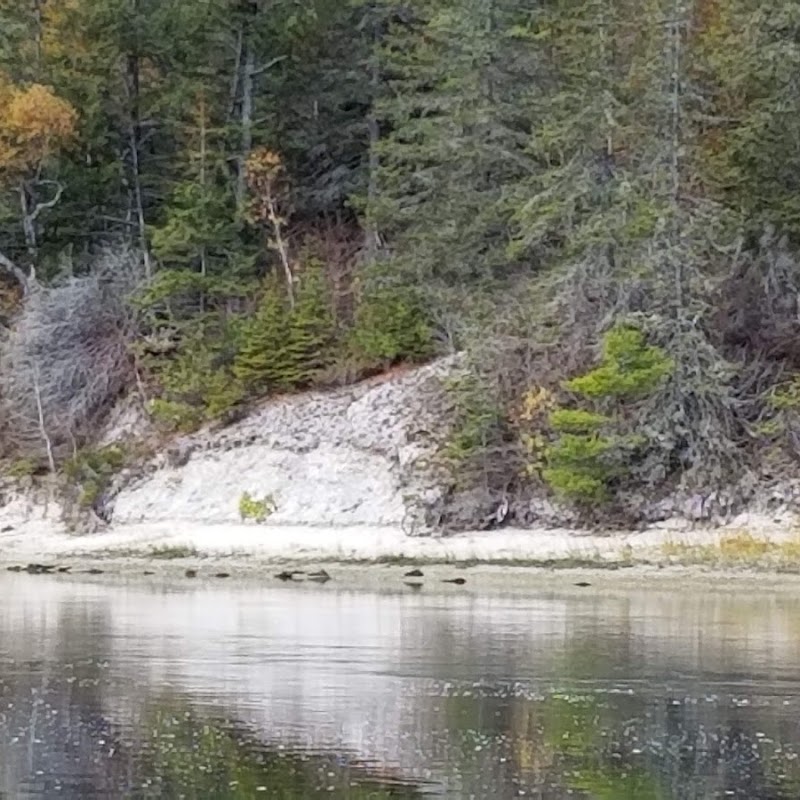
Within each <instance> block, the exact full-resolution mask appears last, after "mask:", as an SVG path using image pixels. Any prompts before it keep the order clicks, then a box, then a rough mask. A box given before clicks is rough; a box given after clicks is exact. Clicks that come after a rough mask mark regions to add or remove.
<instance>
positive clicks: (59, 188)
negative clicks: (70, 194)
mask: <svg viewBox="0 0 800 800" xmlns="http://www.w3.org/2000/svg"><path fill="white" fill-rule="evenodd" d="M36 185H37V186H55V194H54V195H53V197H52V198H50V200H48V201H47V202H45V203H37V204H36V207H35V208H34V209H33V211H31V212H30V214H29V215H28V216H29V219H30V221H31V222H35V221H36V220H37V219H38V217H39V214H41V213H42V211H46V210H47V209H48V208H53V206H55V205H56V203H58V201H59V200H60V199H61V195H62V194H64V185H63V184H62V183H59V181H37V182H36Z"/></svg>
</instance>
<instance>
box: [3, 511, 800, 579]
mask: <svg viewBox="0 0 800 800" xmlns="http://www.w3.org/2000/svg"><path fill="white" fill-rule="evenodd" d="M6 527H7V528H8V529H6V530H4V531H3V532H0V567H2V568H4V569H5V568H7V567H9V566H25V565H27V564H29V563H43V564H58V565H63V566H69V567H70V568H71V574H72V575H73V576H74V575H78V574H81V575H84V576H85V577H87V578H88V577H90V576H89V575H88V574H87V573H86V572H85V570H87V569H91V568H95V569H102V575H103V576H108V575H112V574H113V575H117V576H128V577H135V576H143V573H144V572H149V573H153V576H155V577H159V578H185V572H186V570H187V569H196V570H197V572H198V580H206V579H208V580H212V579H213V580H219V579H216V578H214V575H216V574H217V573H220V572H224V573H226V574H228V575H230V576H231V577H232V578H234V579H243V580H250V579H253V580H259V579H264V578H270V579H272V576H273V575H274V574H275V573H276V572H279V571H281V570H282V569H284V568H287V567H294V568H297V569H306V570H308V569H310V568H311V567H312V566H313V565H317V566H325V568H326V569H327V570H328V572H329V573H330V574H331V575H332V576H333V578H334V580H333V581H332V582H331V584H343V585H346V586H351V587H360V588H365V589H367V588H386V585H387V580H388V581H389V585H395V584H396V585H397V587H398V589H402V588H403V586H404V580H403V576H404V574H405V572H407V571H409V569H410V568H411V567H412V566H415V565H418V566H421V567H422V568H423V569H424V571H425V574H426V581H425V588H430V586H431V585H433V584H436V585H437V586H438V588H439V589H440V590H449V589H451V588H452V589H453V590H459V589H461V590H464V589H466V588H467V587H469V588H470V589H472V588H476V587H477V588H485V589H492V590H504V589H508V590H516V589H524V588H525V587H528V588H532V587H543V588H544V587H563V586H574V584H576V583H591V585H592V586H595V587H596V586H601V585H605V586H617V587H621V586H623V585H631V586H637V587H642V586H645V585H648V584H649V583H650V582H657V583H658V584H659V586H661V587H662V588H664V587H665V586H667V585H675V587H676V588H677V587H680V586H682V585H685V583H686V582H687V581H689V582H691V583H700V584H702V583H703V582H706V583H707V582H708V581H709V580H712V579H713V583H714V584H715V587H717V588H721V589H724V588H725V587H726V586H727V585H729V584H731V583H732V584H735V586H736V590H737V591H741V590H742V587H743V585H746V584H748V583H752V584H753V586H757V587H758V589H759V591H764V590H765V589H768V588H774V587H775V586H778V585H779V586H780V587H794V588H796V589H800V574H797V573H800V560H798V562H797V564H796V567H795V564H794V562H793V561H787V560H786V559H785V558H782V559H781V560H780V561H777V560H776V561H772V562H771V561H769V560H766V561H764V560H763V559H762V560H761V561H758V562H753V561H748V560H747V559H743V560H742V561H741V562H737V563H735V564H730V563H714V562H713V561H711V562H707V563H701V562H695V563H692V562H691V561H690V560H687V559H686V558H681V557H676V556H675V552H676V551H677V552H679V553H681V552H683V553H685V554H689V553H694V552H695V551H698V552H699V551H701V550H702V551H703V552H705V551H706V550H708V551H709V552H714V548H715V547H718V546H719V543H720V542H721V541H723V540H724V539H725V537H730V536H737V535H742V533H743V532H744V534H745V535H747V536H754V537H755V536H757V537H758V541H764V542H769V543H771V545H770V546H775V547H781V548H793V547H794V545H795V543H797V546H798V548H800V539H798V533H797V528H796V527H795V525H794V524H792V523H791V522H790V521H786V520H766V519H763V518H748V519H747V520H738V521H737V524H735V525H734V524H732V525H730V526H726V527H725V528H714V529H711V528H709V529H691V528H687V527H685V526H683V527H681V526H675V525H672V526H669V525H665V526H663V527H654V528H651V529H648V530H645V531H641V532H617V533H609V534H599V533H596V532H595V533H592V532H583V531H572V530H568V529H547V530H513V529H507V530H500V531H489V532H476V533H464V534H458V535H454V536H446V537H408V536H406V535H405V534H403V532H402V531H400V530H398V529H396V528H389V527H385V528H379V527H371V526H358V527H350V528H313V527H307V526H269V525H266V526H254V525H244V524H197V523H195V522H189V521H176V522H174V523H165V522H160V523H149V524H143V525H124V526H115V527H112V528H111V529H110V530H108V531H105V532H102V533H96V534H90V535H76V534H70V533H66V532H64V531H62V530H59V529H58V527H57V526H55V525H53V524H52V523H50V522H47V521H44V520H30V521H27V522H23V523H21V524H17V525H15V526H13V527H11V526H6ZM765 573H766V574H770V575H773V576H775V577H774V579H773V578H770V579H769V580H765ZM153 576H148V577H153ZM337 576H338V577H340V578H341V581H340V580H338V578H337ZM453 577H465V578H466V579H467V584H465V585H464V586H457V585H452V586H451V585H447V584H443V583H441V581H443V580H446V579H449V578H453ZM298 583H299V582H294V581H293V582H291V583H290V584H289V585H298ZM329 585H330V584H329Z"/></svg>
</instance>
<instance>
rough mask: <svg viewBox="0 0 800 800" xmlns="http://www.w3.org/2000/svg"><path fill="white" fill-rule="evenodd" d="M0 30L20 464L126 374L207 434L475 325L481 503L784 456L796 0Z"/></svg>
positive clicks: (83, 3)
mask: <svg viewBox="0 0 800 800" xmlns="http://www.w3.org/2000/svg"><path fill="white" fill-rule="evenodd" d="M0 32H2V33H1V34H0V326H2V327H0V330H1V331H2V334H3V335H2V339H1V340H0V404H2V412H3V414H2V419H0V456H4V457H5V458H6V461H7V463H14V462H19V460H20V459H26V460H28V461H29V462H30V463H31V464H33V465H34V467H33V469H38V468H40V467H41V468H46V469H52V470H55V469H58V468H59V464H60V463H61V462H62V461H63V460H64V459H66V458H69V457H71V454H72V456H74V453H75V451H76V448H78V447H80V446H83V445H84V444H85V443H87V442H91V438H92V433H93V431H95V430H96V429H97V422H98V420H100V419H102V418H103V416H104V415H105V414H107V413H108V411H109V409H110V408H112V407H113V405H114V404H115V403H116V402H117V401H118V400H119V398H120V397H122V396H124V395H125V394H127V393H132V392H138V393H139V394H140V395H141V396H142V397H143V398H144V399H145V401H146V403H147V408H148V410H149V412H150V413H151V414H152V415H153V417H154V419H155V420H156V421H157V422H158V424H159V425H161V426H163V427H164V428H165V429H166V430H176V431H177V430H189V429H192V428H195V427H197V426H199V425H202V424H204V423H206V422H208V421H212V420H220V421H224V420H226V419H228V418H230V417H231V415H232V414H235V413H238V410H239V409H241V408H243V407H245V406H246V405H247V404H248V403H249V402H251V401H253V400H254V399H256V398H261V397H264V396H266V395H269V394H271V393H276V392H286V391H297V390H302V389H305V388H308V387H311V386H334V385H339V384H342V383H347V382H350V381H354V380H357V379H359V378H361V377H364V376H366V375H370V374H375V373H377V372H380V371H382V370H385V369H387V368H389V367H391V366H392V365H395V364H398V363H402V362H411V363H413V362H421V361H425V360H427V359H430V358H434V357H436V356H438V355H445V354H452V353H460V354H462V355H463V359H464V363H465V364H466V365H467V369H466V370H465V371H464V372H463V374H461V375H460V377H459V378H458V379H457V380H454V381H453V383H452V386H450V387H449V390H450V391H451V392H452V393H453V397H454V403H453V418H452V420H451V428H452V430H451V432H450V435H449V438H448V441H447V444H446V446H445V447H444V448H443V450H442V453H441V458H442V463H443V465H445V466H446V467H447V469H448V471H449V472H448V474H449V475H450V479H449V480H450V486H449V494H448V496H449V497H450V498H451V499H453V498H458V497H464V496H466V495H469V496H470V497H472V498H473V499H474V504H473V505H474V507H475V508H476V509H478V510H477V511H476V512H475V513H476V514H478V515H480V514H485V513H491V511H492V509H493V508H495V507H496V506H497V504H498V503H500V502H503V501H504V500H507V499H508V498H512V499H514V501H515V503H514V504H512V508H516V509H524V508H525V507H526V506H525V499H526V498H529V497H533V496H542V495H547V496H552V497H554V498H556V499H557V500H558V501H559V502H562V503H564V504H570V505H572V506H574V507H575V508H577V509H578V510H582V511H587V510H590V509H591V510H594V511H596V509H597V508H599V507H604V508H608V509H611V510H614V511H617V512H619V513H622V514H627V515H633V516H636V513H637V511H636V508H637V503H638V504H639V505H641V504H640V499H641V497H642V496H652V497H660V496H666V495H667V494H668V493H670V492H675V491H683V492H688V493H697V492H699V493H703V494H705V495H708V494H710V493H712V492H715V493H717V496H721V495H720V492H722V491H723V490H727V491H728V492H729V496H731V497H733V496H735V497H736V498H737V502H740V501H742V500H743V499H746V498H747V497H748V496H749V495H750V494H752V493H753V492H754V491H755V488H754V487H756V486H763V485H765V484H766V485H769V484H770V483H774V482H775V481H778V480H782V479H784V478H786V477H788V476H792V475H794V473H795V472H796V471H797V467H796V464H797V458H798V455H800V450H798V447H800V444H799V443H800V438H798V436H799V435H800V427H798V426H800V376H799V375H798V368H800V311H799V310H798V309H800V306H799V305H798V285H799V284H800V80H799V79H798V76H800V6H798V4H796V3H791V2H787V0H538V1H536V2H532V1H531V0H405V2H395V0H306V2H302V3H300V2H296V0H270V2H266V0H31V2H25V3H21V2H18V0H0ZM453 502H455V501H453ZM450 513H451V512H450V511H448V510H447V509H445V511H444V512H443V513H442V518H443V519H445V520H446V519H447V518H448V514H450ZM454 513H455V512H452V514H454ZM515 513H518V517H519V520H520V521H525V512H524V511H521V510H520V511H518V512H515ZM452 514H451V516H452ZM462 522H464V523H465V524H466V523H474V520H466V521H464V520H462ZM453 524H459V520H457V519H455V516H453Z"/></svg>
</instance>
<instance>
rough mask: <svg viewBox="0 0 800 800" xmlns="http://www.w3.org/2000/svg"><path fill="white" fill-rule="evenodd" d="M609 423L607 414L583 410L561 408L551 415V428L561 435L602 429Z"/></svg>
mask: <svg viewBox="0 0 800 800" xmlns="http://www.w3.org/2000/svg"><path fill="white" fill-rule="evenodd" d="M607 422H609V418H608V417H607V416H606V415H605V414H595V413H593V412H591V411H586V410H585V409H582V408H559V409H556V410H555V411H553V413H552V414H550V426H551V427H552V428H553V430H555V431H558V432H559V433H582V432H586V431H594V430H597V429H598V428H602V427H603V425H605V424H606V423H607Z"/></svg>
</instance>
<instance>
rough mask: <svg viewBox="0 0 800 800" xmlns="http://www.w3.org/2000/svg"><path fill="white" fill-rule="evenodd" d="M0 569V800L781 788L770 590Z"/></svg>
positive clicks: (788, 676)
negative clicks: (182, 582)
mask: <svg viewBox="0 0 800 800" xmlns="http://www.w3.org/2000/svg"><path fill="white" fill-rule="evenodd" d="M0 591H2V596H3V598H4V601H3V604H2V607H0V798H6V797H7V798H49V797H70V798H76V800H77V799H78V798H94V797H97V798H115V797H130V798H180V797H186V798H251V797H267V798H270V797H271V798H292V799H294V800H302V799H303V798H321V797H339V798H351V799H352V800H361V798H421V797H430V796H434V797H436V796H438V797H448V798H513V797H533V798H553V799H554V800H559V799H560V798H603V799H605V798H608V800H624V799H625V798H630V799H631V800H650V799H652V800H688V799H690V798H698V799H699V798H717V797H719V798H729V797H733V798H742V799H743V800H744V799H745V798H747V800H784V799H785V800H797V798H799V797H800V763H798V761H800V759H798V752H799V751H800V713H799V712H800V708H798V699H797V698H798V697H800V601H795V600H792V599H791V598H782V599H776V598H775V597H771V598H759V597H758V596H747V597H743V596H735V595H730V594H725V595H722V594H720V595H716V594H714V593H712V592H708V593H697V592H695V593H683V594H680V595H676V594H667V593H663V592H660V591H656V590H653V591H650V592H645V591H631V592H608V593H594V592H593V591H589V592H587V591H580V592H579V591H575V592H572V591H565V592H563V593H558V592H553V591H548V592H542V593H541V594H540V595H532V596H530V597H527V598H503V597H496V596H494V597H481V596H474V595H471V594H469V593H466V592H465V593H463V594H461V595H452V594H450V595H447V596H436V595H429V594H426V593H425V592H424V591H423V592H414V593H411V592H409V593H384V594H379V593H367V592H361V593H357V592H352V593H351V592H337V591H335V589H332V588H331V587H330V586H327V587H325V588H323V589H319V590H313V591H306V590H303V591H292V590H291V589H288V590H287V589H285V588H278V589H272V588H269V589H267V588H264V589H261V588H253V587H252V586H249V587H248V586H236V585H234V584H226V586H225V587H214V588H208V587H203V586H200V585H193V586H192V587H191V588H184V589H182V590H180V591H174V590H167V589H166V588H163V589H162V588H156V587H154V586H152V585H136V584H127V585H120V586H118V587H115V586H98V585H82V584H80V583H79V582H77V581H75V580H70V581H60V580H57V579H54V578H48V577H38V576H37V577H31V576H26V575H22V576H8V577H5V576H3V577H1V578H0Z"/></svg>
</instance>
